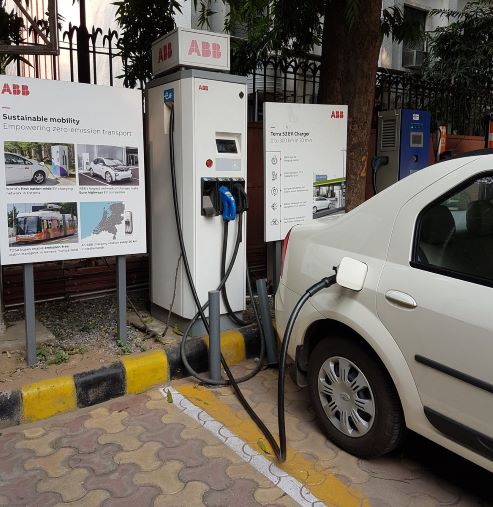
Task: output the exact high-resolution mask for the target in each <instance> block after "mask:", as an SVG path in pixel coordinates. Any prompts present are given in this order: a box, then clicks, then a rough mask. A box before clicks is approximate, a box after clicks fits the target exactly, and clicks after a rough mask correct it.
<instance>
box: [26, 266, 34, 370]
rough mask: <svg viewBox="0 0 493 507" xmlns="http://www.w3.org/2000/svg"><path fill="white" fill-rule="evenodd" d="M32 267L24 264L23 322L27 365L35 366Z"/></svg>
mask: <svg viewBox="0 0 493 507" xmlns="http://www.w3.org/2000/svg"><path fill="white" fill-rule="evenodd" d="M33 267H34V265H33V264H32V263H28V264H24V321H25V325H26V355H27V364H28V366H29V367H31V368H32V367H33V366H34V365H35V364H36V313H35V307H34V269H33Z"/></svg>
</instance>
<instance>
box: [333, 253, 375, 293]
mask: <svg viewBox="0 0 493 507" xmlns="http://www.w3.org/2000/svg"><path fill="white" fill-rule="evenodd" d="M367 272H368V266H367V265H366V264H365V263H364V262H361V261H358V260H356V259H352V258H351V257H343V259H342V260H341V263H340V264H339V267H338V268H337V276H336V281H337V283H338V284H339V285H340V286H341V287H344V288H346V289H351V290H354V291H360V290H361V289H362V288H363V285H364V284H365V279H366V273H367Z"/></svg>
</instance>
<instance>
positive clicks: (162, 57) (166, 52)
mask: <svg viewBox="0 0 493 507" xmlns="http://www.w3.org/2000/svg"><path fill="white" fill-rule="evenodd" d="M172 55H173V45H172V44H171V42H168V43H167V44H163V46H162V47H160V48H159V54H158V59H157V61H158V62H160V63H161V62H165V61H166V60H168V59H169V58H171V56H172Z"/></svg>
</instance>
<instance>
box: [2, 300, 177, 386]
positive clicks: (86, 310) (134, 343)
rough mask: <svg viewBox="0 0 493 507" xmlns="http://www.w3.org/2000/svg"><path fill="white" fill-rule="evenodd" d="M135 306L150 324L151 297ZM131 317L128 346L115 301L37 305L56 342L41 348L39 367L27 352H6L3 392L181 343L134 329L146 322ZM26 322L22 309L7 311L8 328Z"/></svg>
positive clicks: (173, 337) (130, 314)
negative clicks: (118, 323) (28, 361)
mask: <svg viewBox="0 0 493 507" xmlns="http://www.w3.org/2000/svg"><path fill="white" fill-rule="evenodd" d="M131 301H132V303H133V305H134V306H135V307H136V308H137V310H138V312H139V314H140V315H141V316H142V317H143V319H144V321H150V317H149V314H148V313H147V311H146V303H147V302H146V295H145V294H144V293H137V294H133V295H131ZM127 312H128V320H129V325H127V336H128V341H127V342H126V343H122V342H120V341H119V340H118V339H117V329H116V317H117V305H116V299H115V296H105V297H102V298H98V299H91V300H86V301H80V300H79V301H77V300H72V301H56V302H50V303H42V304H38V305H36V316H37V318H38V319H39V320H40V321H41V322H42V324H43V325H44V326H45V327H46V328H48V330H49V331H50V332H51V333H52V334H53V335H54V339H53V340H52V341H49V342H47V343H45V344H41V345H38V347H37V358H38V361H37V363H36V365H35V366H34V367H33V368H29V367H28V366H27V364H26V361H25V350H15V351H11V352H5V351H4V352H2V353H0V391H3V392H6V391H13V390H15V389H19V388H20V387H21V386H22V385H25V384H29V383H32V382H36V381H39V380H43V379H48V378H52V377H58V376H64V375H73V374H74V373H80V372H85V371H89V370H93V369H96V368H102V367H104V366H109V365H110V364H112V363H114V362H115V361H118V360H119V359H120V358H121V357H122V356H124V355H126V354H131V353H134V352H144V351H146V350H151V349H156V348H163V347H164V344H165V343H172V342H173V341H174V340H176V339H179V336H177V335H176V334H174V333H173V330H172V329H169V330H168V333H167V334H166V336H165V338H163V339H161V342H159V341H158V340H156V339H155V338H152V337H150V336H148V335H147V334H145V333H143V332H141V331H140V330H138V329H136V328H135V327H134V326H133V325H131V324H130V322H140V319H139V318H138V317H137V316H136V314H135V312H134V311H133V309H132V307H131V306H130V305H129V307H128V308H127ZM23 317H24V316H23V312H22V310H20V309H15V310H7V312H6V320H7V324H9V323H12V322H15V321H18V320H22V319H23Z"/></svg>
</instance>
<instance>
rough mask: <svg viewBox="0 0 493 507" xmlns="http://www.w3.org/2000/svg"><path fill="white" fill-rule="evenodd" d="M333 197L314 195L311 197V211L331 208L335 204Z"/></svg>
mask: <svg viewBox="0 0 493 507" xmlns="http://www.w3.org/2000/svg"><path fill="white" fill-rule="evenodd" d="M335 201H336V198H335V197H322V196H319V197H314V198H313V213H316V212H317V211H320V210H323V209H331V208H333V207H334V205H335Z"/></svg>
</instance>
